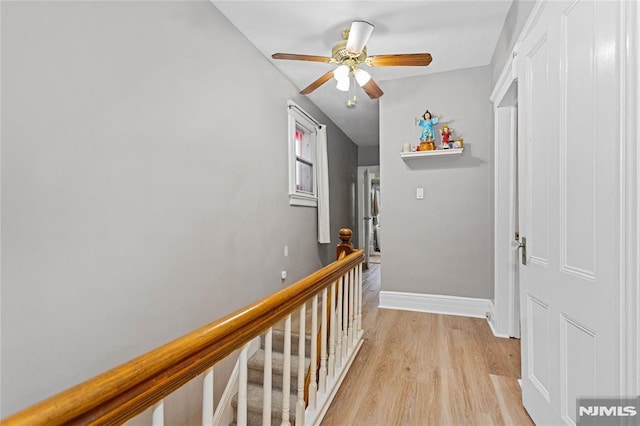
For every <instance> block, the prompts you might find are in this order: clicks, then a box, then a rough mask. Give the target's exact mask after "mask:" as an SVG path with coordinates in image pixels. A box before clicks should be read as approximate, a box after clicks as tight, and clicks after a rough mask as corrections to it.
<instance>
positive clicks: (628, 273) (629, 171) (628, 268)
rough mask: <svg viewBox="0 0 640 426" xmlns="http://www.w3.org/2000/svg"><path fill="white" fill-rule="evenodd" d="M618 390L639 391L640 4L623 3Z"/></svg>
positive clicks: (622, 391) (629, 392)
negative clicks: (619, 357)
mask: <svg viewBox="0 0 640 426" xmlns="http://www.w3.org/2000/svg"><path fill="white" fill-rule="evenodd" d="M620 12H621V17H620V22H621V24H622V25H621V28H620V31H621V34H622V37H621V38H622V40H625V43H626V46H623V47H622V49H621V50H622V51H623V52H625V54H624V55H623V58H622V61H623V66H622V74H623V75H621V79H620V80H621V84H622V85H623V87H622V88H621V90H622V93H624V94H625V96H624V99H623V102H622V105H621V114H620V121H621V123H620V124H621V132H622V135H623V138H622V144H621V145H622V146H621V152H620V155H621V164H622V165H623V167H622V168H621V170H620V179H621V183H622V185H621V191H620V192H621V193H620V198H621V207H622V209H621V212H622V214H621V216H622V217H621V218H620V233H621V252H622V253H624V254H625V255H624V256H620V281H621V283H620V342H621V343H620V345H621V347H620V349H621V350H620V354H621V359H620V394H621V395H639V394H640V366H638V359H640V223H639V222H640V220H639V218H638V216H640V170H639V166H638V165H639V164H640V148H639V147H638V143H640V124H638V123H640V105H639V104H640V75H639V73H640V5H638V4H637V3H636V2H622V4H621V10H620Z"/></svg>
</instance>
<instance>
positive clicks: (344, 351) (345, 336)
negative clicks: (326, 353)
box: [342, 272, 351, 359]
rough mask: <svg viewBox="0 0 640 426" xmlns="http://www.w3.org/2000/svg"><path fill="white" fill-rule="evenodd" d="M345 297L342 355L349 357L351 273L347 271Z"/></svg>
mask: <svg viewBox="0 0 640 426" xmlns="http://www.w3.org/2000/svg"><path fill="white" fill-rule="evenodd" d="M344 278H345V281H344V298H343V300H342V357H343V359H347V354H348V353H349V338H348V333H347V330H348V328H349V283H350V282H351V275H349V273H348V272H347V273H346V274H345V275H344Z"/></svg>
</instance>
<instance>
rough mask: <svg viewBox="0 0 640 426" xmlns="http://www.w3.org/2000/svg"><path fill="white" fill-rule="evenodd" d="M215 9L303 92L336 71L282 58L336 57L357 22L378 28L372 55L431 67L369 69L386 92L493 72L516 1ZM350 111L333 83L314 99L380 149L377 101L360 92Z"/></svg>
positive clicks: (361, 140)
mask: <svg viewBox="0 0 640 426" xmlns="http://www.w3.org/2000/svg"><path fill="white" fill-rule="evenodd" d="M212 2H213V4H214V5H215V6H216V7H217V8H218V9H220V11H221V12H222V13H223V14H224V15H225V16H226V17H227V18H228V19H229V20H230V21H231V22H232V23H233V24H234V25H235V26H236V27H237V28H238V29H239V30H240V31H241V32H242V33H243V34H244V35H245V36H246V37H247V38H248V39H249V40H250V41H251V43H253V44H254V45H255V46H256V47H257V48H258V50H259V51H260V52H262V53H263V54H264V55H265V56H266V57H268V58H269V60H270V61H272V62H273V63H274V64H275V66H276V67H278V68H279V69H280V70H281V71H282V72H283V73H284V74H285V75H286V76H287V77H288V78H289V80H291V81H292V82H293V83H294V84H295V85H296V86H297V87H298V88H299V89H300V90H302V89H303V88H305V87H306V86H308V85H309V84H310V83H311V82H312V81H314V80H316V79H317V78H318V77H320V76H321V75H322V74H324V73H326V72H327V71H330V70H332V69H334V68H335V67H336V65H332V64H325V63H318V62H303V61H287V60H273V59H271V55H272V54H273V53H276V52H281V53H298V54H308V55H320V56H331V47H332V46H333V45H334V44H335V43H336V42H338V41H340V40H341V33H342V30H343V29H344V28H348V27H349V26H350V25H351V22H352V21H353V20H356V19H358V20H365V21H367V22H370V23H372V24H373V25H374V26H375V29H374V31H373V35H372V36H371V38H370V39H369V42H368V43H367V53H368V54H369V55H380V54H392V53H423V52H428V53H431V55H432V56H433V62H431V65H429V66H428V67H371V68H369V67H367V66H366V65H365V66H364V68H365V69H366V70H367V71H368V72H369V73H370V74H371V75H372V76H373V77H374V78H375V80H376V81H377V82H378V84H379V85H380V87H381V88H382V90H385V84H384V81H385V80H389V79H397V78H403V77H410V76H416V75H424V74H433V73H437V72H443V71H450V70H455V69H461V68H470V67H476V66H482V65H487V64H489V62H490V61H491V55H492V54H493V50H494V48H495V46H496V42H497V40H498V36H499V35H500V31H501V30H502V26H503V24H504V20H505V17H506V16H507V12H508V10H509V7H510V6H511V2H512V0H496V1H485V0H468V1H455V0H454V1H452V0H449V1H432V0H429V1H269V0H263V1H216V0H212ZM358 90H359V91H360V92H359V96H358V105H357V107H356V108H355V109H347V108H346V106H345V101H346V98H347V95H346V93H344V92H340V91H338V90H337V89H336V87H335V81H334V80H332V81H329V82H327V83H326V84H324V85H323V86H322V87H320V88H319V89H317V90H316V91H315V92H313V93H311V94H310V95H308V96H309V99H310V100H311V101H312V102H313V103H315V104H316V105H317V106H318V107H319V108H320V109H321V110H322V111H323V112H324V113H325V114H327V116H329V118H330V119H331V120H332V121H333V122H334V123H335V124H336V125H337V126H338V127H340V128H341V129H342V131H343V132H344V133H345V134H346V135H347V136H349V137H350V138H351V139H352V140H353V141H354V142H355V143H356V144H358V145H360V146H365V145H377V144H378V135H379V132H378V103H379V101H378V100H371V99H369V98H368V97H367V95H366V94H365V93H364V92H363V91H361V89H358Z"/></svg>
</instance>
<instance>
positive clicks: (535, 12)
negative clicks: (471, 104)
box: [489, 0, 548, 104]
mask: <svg viewBox="0 0 640 426" xmlns="http://www.w3.org/2000/svg"><path fill="white" fill-rule="evenodd" d="M547 3H548V2H547V1H540V0H538V1H536V4H535V5H534V6H533V9H531V12H530V13H529V17H528V18H527V21H526V22H525V23H524V26H523V27H522V30H521V31H520V34H519V35H518V38H517V39H516V42H515V44H514V47H513V51H512V52H511V57H510V58H509V59H507V61H506V62H505V64H504V66H503V67H502V71H501V72H500V76H499V77H498V81H497V82H496V84H495V86H494V88H493V90H492V91H491V95H490V96H489V100H490V101H491V102H492V103H494V104H495V103H496V102H494V99H496V98H497V96H498V91H499V90H500V89H501V88H503V87H504V83H505V81H506V80H508V81H511V80H513V79H516V78H517V71H518V68H517V66H516V64H517V57H518V47H519V45H520V43H522V40H524V38H525V37H526V36H527V35H528V34H529V32H530V31H531V29H532V28H533V27H534V26H535V25H536V24H537V23H538V20H540V16H541V15H542V11H543V10H544V8H545V6H546V5H547ZM508 86H509V85H507V87H508ZM503 96H504V93H502V94H501V95H500V98H502V97H503Z"/></svg>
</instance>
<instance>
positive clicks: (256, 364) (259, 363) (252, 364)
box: [247, 349, 311, 392]
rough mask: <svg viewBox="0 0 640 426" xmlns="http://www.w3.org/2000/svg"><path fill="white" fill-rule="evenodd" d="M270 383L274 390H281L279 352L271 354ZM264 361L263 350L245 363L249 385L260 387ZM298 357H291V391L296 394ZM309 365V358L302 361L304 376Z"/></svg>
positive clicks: (281, 363)
mask: <svg viewBox="0 0 640 426" xmlns="http://www.w3.org/2000/svg"><path fill="white" fill-rule="evenodd" d="M271 355H272V356H271V377H272V378H271V382H272V387H273V388H274V389H280V390H281V389H282V373H283V371H284V354H283V353H280V352H273V353H272V354H271ZM264 359H265V352H264V350H263V349H260V350H258V351H257V352H256V353H255V354H253V355H252V356H251V358H249V361H247V367H248V370H249V371H248V377H247V380H248V382H249V383H255V384H259V385H262V383H263V376H264ZM298 359H299V358H298V356H297V355H291V381H290V386H291V391H292V392H296V391H297V389H298ZM310 364H311V360H310V359H309V358H305V360H304V371H305V374H306V371H307V368H308V367H309V365H310Z"/></svg>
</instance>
